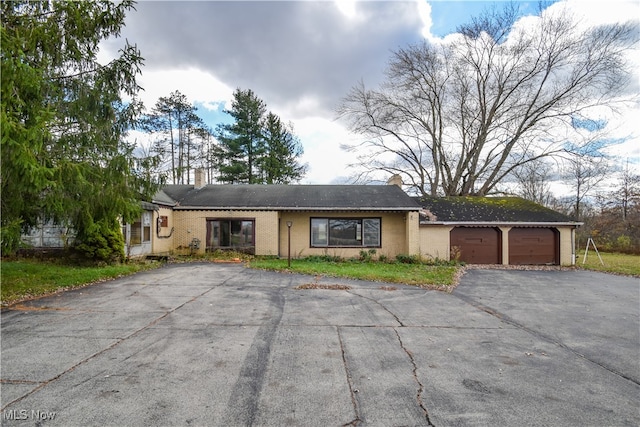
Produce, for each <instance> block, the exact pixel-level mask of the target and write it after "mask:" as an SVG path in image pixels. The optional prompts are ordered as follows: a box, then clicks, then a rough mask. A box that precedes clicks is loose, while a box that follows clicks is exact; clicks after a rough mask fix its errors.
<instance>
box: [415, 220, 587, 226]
mask: <svg viewBox="0 0 640 427" xmlns="http://www.w3.org/2000/svg"><path fill="white" fill-rule="evenodd" d="M420 225H421V226H423V225H425V226H428V225H453V226H469V227H500V226H502V227H549V226H565V227H566V226H568V227H580V226H582V225H584V222H522V221H520V222H515V221H429V222H421V223H420Z"/></svg>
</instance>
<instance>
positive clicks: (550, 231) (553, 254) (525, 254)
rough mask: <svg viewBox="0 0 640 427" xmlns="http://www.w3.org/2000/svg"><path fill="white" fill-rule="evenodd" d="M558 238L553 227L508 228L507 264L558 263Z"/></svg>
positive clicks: (556, 231)
mask: <svg viewBox="0 0 640 427" xmlns="http://www.w3.org/2000/svg"><path fill="white" fill-rule="evenodd" d="M559 240H560V239H559V238H558V230H556V229H555V228H551V227H548V228H547V227H541V228H525V227H515V228H512V229H511V230H509V264H515V265H558V264H559V263H560V262H559V258H560V256H559V255H560V248H559Z"/></svg>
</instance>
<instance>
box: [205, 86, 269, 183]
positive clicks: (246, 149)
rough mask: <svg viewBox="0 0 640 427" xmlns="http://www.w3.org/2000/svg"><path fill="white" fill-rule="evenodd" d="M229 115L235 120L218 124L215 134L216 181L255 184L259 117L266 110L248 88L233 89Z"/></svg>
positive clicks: (259, 153) (259, 150)
mask: <svg viewBox="0 0 640 427" xmlns="http://www.w3.org/2000/svg"><path fill="white" fill-rule="evenodd" d="M233 98H234V99H233V102H232V103H231V110H225V113H227V114H229V115H231V117H233V118H234V120H235V122H234V123H232V124H220V125H218V128H217V132H216V137H217V139H218V141H219V143H220V148H221V150H220V152H219V153H218V171H219V174H220V175H219V177H218V180H219V181H221V182H227V183H232V184H239V183H243V184H256V183H259V181H260V176H259V174H258V173H256V172H257V171H256V164H257V160H258V159H259V158H260V157H261V156H262V154H263V153H264V137H263V133H262V119H263V117H264V115H265V113H266V109H267V108H266V105H265V103H264V101H262V100H261V99H260V98H258V97H257V96H256V95H255V93H254V92H253V91H252V90H251V89H247V90H241V89H236V91H235V92H234V93H233Z"/></svg>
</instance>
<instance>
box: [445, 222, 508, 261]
mask: <svg viewBox="0 0 640 427" xmlns="http://www.w3.org/2000/svg"><path fill="white" fill-rule="evenodd" d="M449 239H450V240H449V242H450V245H451V248H454V247H455V248H457V250H458V251H459V253H460V261H464V262H466V263H467V264H501V263H502V260H501V247H502V240H501V233H500V230H497V229H495V228H491V227H456V228H454V229H453V230H451V233H450V235H449Z"/></svg>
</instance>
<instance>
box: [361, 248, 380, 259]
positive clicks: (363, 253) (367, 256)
mask: <svg viewBox="0 0 640 427" xmlns="http://www.w3.org/2000/svg"><path fill="white" fill-rule="evenodd" d="M376 252H377V251H376V250H375V249H369V250H368V251H365V250H364V249H363V250H361V251H360V261H362V262H370V261H373V257H374V256H375V255H376Z"/></svg>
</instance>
